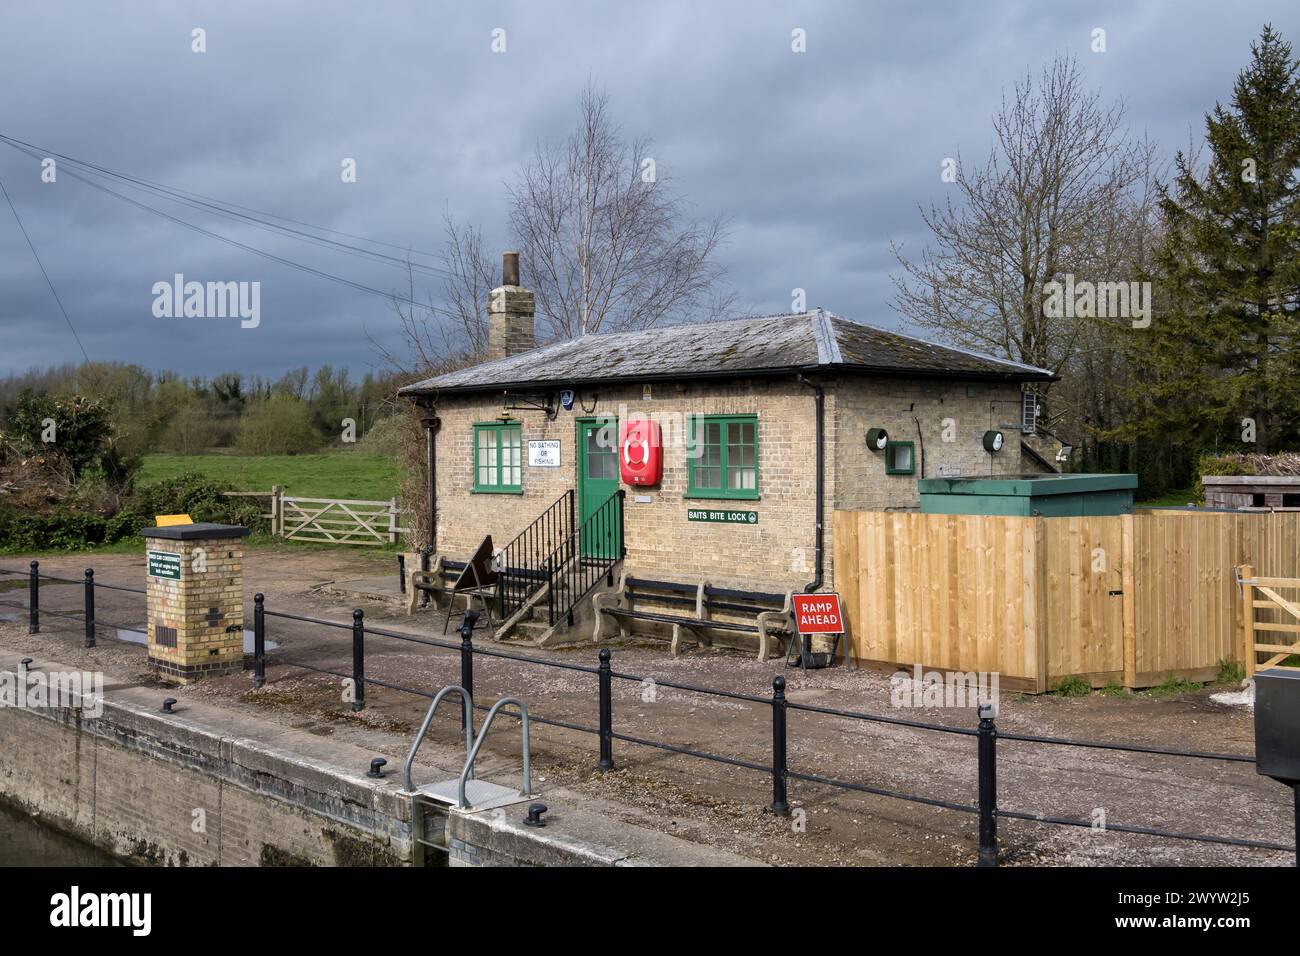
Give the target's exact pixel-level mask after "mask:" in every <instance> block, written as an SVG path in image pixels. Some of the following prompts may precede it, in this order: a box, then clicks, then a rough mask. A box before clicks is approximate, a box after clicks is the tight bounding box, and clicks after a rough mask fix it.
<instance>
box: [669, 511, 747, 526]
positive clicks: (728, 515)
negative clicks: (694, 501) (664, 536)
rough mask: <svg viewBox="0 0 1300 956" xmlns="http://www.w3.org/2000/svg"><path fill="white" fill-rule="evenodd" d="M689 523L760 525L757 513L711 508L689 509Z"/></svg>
mask: <svg viewBox="0 0 1300 956" xmlns="http://www.w3.org/2000/svg"><path fill="white" fill-rule="evenodd" d="M686 520H687V521H712V522H715V523H718V524H758V512H757V511H732V510H730V509H720V510H716V511H715V510H713V509H711V508H687V509H686Z"/></svg>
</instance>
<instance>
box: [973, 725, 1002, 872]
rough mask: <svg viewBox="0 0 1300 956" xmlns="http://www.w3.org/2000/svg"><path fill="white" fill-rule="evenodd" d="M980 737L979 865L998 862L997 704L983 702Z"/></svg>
mask: <svg viewBox="0 0 1300 956" xmlns="http://www.w3.org/2000/svg"><path fill="white" fill-rule="evenodd" d="M979 716H980V725H979V730H978V732H977V733H978V737H979V751H978V753H979V811H980V846H979V859H978V861H977V863H976V866H997V865H998V817H997V813H998V771H997V741H998V732H997V728H996V727H995V726H994V725H993V705H992V704H980V708H979Z"/></svg>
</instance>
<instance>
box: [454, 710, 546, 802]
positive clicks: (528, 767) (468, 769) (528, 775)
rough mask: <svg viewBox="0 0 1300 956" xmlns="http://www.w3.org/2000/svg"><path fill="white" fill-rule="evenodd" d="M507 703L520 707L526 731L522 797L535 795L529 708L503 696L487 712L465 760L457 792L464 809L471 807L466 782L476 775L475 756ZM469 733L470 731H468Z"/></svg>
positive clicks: (521, 719)
mask: <svg viewBox="0 0 1300 956" xmlns="http://www.w3.org/2000/svg"><path fill="white" fill-rule="evenodd" d="M506 704H514V705H515V706H516V707H518V708H519V719H520V722H521V723H522V724H523V733H524V786H523V789H521V790H520V791H519V796H521V797H531V796H532V795H533V771H532V763H531V760H530V758H529V753H528V752H529V746H528V708H527V707H525V706H524V702H523V701H522V700H520V699H519V698H518V697H502V698H501V699H500V700H499V701H497V702H496V703H495V704H493V705H492V709H491V710H489V711H488V712H487V717H486V718H485V719H484V721H483V729H482V730H480V731H479V732H478V738H477V739H476V740H475V741H474V747H473V749H472V750H470V752H469V759H468V760H466V761H465V767H464V769H463V770H461V772H460V783H459V790H458V792H457V800H458V803H457V806H459V807H460V809H462V810H468V809H469V803H468V802H467V801H466V800H465V782H466V781H467V780H469V778H470V777H472V776H473V775H474V758H475V757H477V756H478V751H479V748H480V747H482V746H483V741H484V740H485V739H486V738H487V732H488V728H490V727H491V726H492V721H493V720H495V719H496V715H497V712H498V711H499V710H500V709H501V708H502V707H504V706H505V705H506ZM466 733H468V731H466Z"/></svg>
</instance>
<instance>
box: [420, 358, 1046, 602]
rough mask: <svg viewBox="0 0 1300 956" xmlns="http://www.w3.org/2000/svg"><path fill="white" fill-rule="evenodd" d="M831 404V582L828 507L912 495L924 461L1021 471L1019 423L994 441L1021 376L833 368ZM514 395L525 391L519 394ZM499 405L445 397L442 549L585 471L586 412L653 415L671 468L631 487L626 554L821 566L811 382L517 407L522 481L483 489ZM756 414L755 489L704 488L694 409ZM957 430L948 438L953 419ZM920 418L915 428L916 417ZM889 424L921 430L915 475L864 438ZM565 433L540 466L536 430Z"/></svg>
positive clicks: (526, 511) (514, 514) (527, 514)
mask: <svg viewBox="0 0 1300 956" xmlns="http://www.w3.org/2000/svg"><path fill="white" fill-rule="evenodd" d="M825 389H826V409H825V416H826V418H825V430H826V435H825V441H826V448H825V455H826V460H825V489H824V498H825V514H826V517H825V527H826V530H825V539H824V547H825V556H824V561H825V572H826V584H825V586H826V587H827V588H831V587H833V586H834V565H833V558H832V549H831V540H830V515H831V513H832V511H833V510H834V509H835V508H854V509H858V508H881V509H885V508H890V509H892V508H915V507H917V505H918V501H919V499H918V496H917V492H916V479H917V478H919V477H921V468H920V457H921V451H922V445H923V446H924V452H925V466H926V468H925V474H926V475H927V476H930V475H938V474H1012V473H1016V472H1019V471H1020V470H1021V458H1020V443H1019V440H1018V438H1019V433H1018V432H1014V431H1011V430H1009V428H1007V427H1003V428H1002V430H1003V431H1004V432H1006V435H1007V442H1006V445H1005V447H1004V449H1003V450H1002V452H1000V453H999V454H998V455H996V456H991V455H989V454H988V453H987V452H986V451H984V449H983V447H982V445H981V438H982V436H983V434H984V432H985V431H987V430H988V429H989V428H995V427H1002V426H1007V425H1011V424H1015V423H1016V422H1017V415H1018V409H1019V405H1020V387H1019V385H1016V384H983V383H964V382H944V381H938V380H911V379H864V378H859V377H852V378H844V379H841V380H839V381H832V382H827V383H826V385H825ZM508 402H509V403H510V404H516V405H519V404H523V403H522V402H521V401H520V400H518V399H517V398H512V399H509V400H508ZM501 414H502V399H501V396H499V395H470V396H459V395H444V396H441V397H440V398H439V400H438V405H437V415H438V417H439V418H441V420H442V427H441V429H440V431H439V433H438V439H437V441H438V487H437V494H438V534H437V544H436V548H435V550H436V551H437V552H438V553H440V554H445V555H447V556H449V557H453V558H457V559H462V560H463V559H464V558H465V557H467V556H468V555H469V554H471V553H472V552H473V551H474V549H475V548H476V547H477V546H478V544H479V542H480V541H481V540H482V538H483V535H485V534H491V535H492V538H493V543H494V545H495V546H496V547H502V546H504V545H505V544H506V543H508V542H509V541H510V540H511V539H512V538H513V537H514V536H515V535H517V534H518V533H519V532H520V531H522V530H523V529H524V528H525V527H527V526H528V525H529V524H530V523H531V522H532V521H533V520H534V519H535V518H536V517H537V516H538V515H539V514H541V513H542V512H543V511H544V510H545V509H546V508H547V507H548V506H549V505H550V504H551V503H552V502H553V501H555V500H556V499H557V498H558V497H559V496H560V495H562V494H563V493H564V492H565V491H566V490H568V489H570V488H575V487H576V483H577V456H576V453H575V452H576V436H577V424H576V421H577V420H578V419H581V418H600V417H604V416H622V417H624V418H641V417H649V418H652V419H654V420H657V421H659V422H660V424H661V427H662V429H663V433H664V441H665V448H664V469H663V479H662V481H661V482H660V484H659V485H657V486H654V487H645V488H633V487H627V486H624V487H625V488H626V491H627V498H626V502H627V504H626V545H627V566H628V567H629V568H630V569H632V570H635V571H637V572H638V573H646V574H654V575H660V576H663V577H668V578H672V576H673V575H680V576H691V577H707V578H708V579H709V580H711V581H713V582H715V583H719V584H727V583H733V584H737V585H741V586H754V587H761V588H763V589H785V588H794V589H797V588H801V587H802V586H803V585H804V584H805V583H806V582H807V581H808V580H809V578H810V577H811V576H812V573H813V569H814V559H815V555H814V545H815V534H814V522H815V518H816V501H815V499H816V468H815V464H816V416H815V405H814V398H813V391H812V389H811V388H809V387H808V386H806V385H802V384H800V383H798V382H797V381H795V380H793V379H749V380H736V381H730V382H712V381H700V382H694V383H655V384H653V385H652V386H650V393H649V397H648V398H647V397H646V394H645V391H644V386H642V385H640V384H637V385H633V386H620V387H608V388H606V387H602V388H597V389H584V390H579V391H578V393H577V395H576V398H575V402H574V407H573V410H572V411H565V410H563V409H561V410H560V411H559V413H558V415H557V416H556V418H555V420H554V421H548V420H547V418H546V416H545V415H544V414H543V413H542V412H541V411H534V410H529V409H525V410H516V411H512V412H511V413H510V414H511V415H512V417H513V418H515V419H516V420H518V421H520V422H521V423H522V440H523V442H524V452H523V457H524V464H523V470H522V474H523V494H522V495H517V494H516V495H510V494H476V493H474V492H473V491H472V488H473V484H474V476H473V468H474V427H473V426H474V424H475V423H476V422H491V421H494V420H497V419H498V417H499V416H500V415H501ZM696 414H699V415H726V414H755V415H757V416H758V445H759V447H758V467H759V478H758V483H759V489H758V490H759V495H760V497H759V498H758V499H757V500H747V499H734V500H718V499H697V498H687V497H685V495H686V491H687V479H688V467H687V453H686V448H685V446H684V442H683V441H682V436H683V434H684V428H685V416H687V415H696ZM949 418H952V419H954V426H953V429H952V433H953V435H954V436H955V437H954V440H953V441H951V442H950V441H945V425H946V422H945V420H946V419H949ZM914 419H916V420H919V423H920V431H919V432H918V429H917V421H916V420H914ZM871 427H884V428H886V429H887V430H888V431H889V433H890V437H891V438H897V439H898V440H902V441H916V442H917V448H916V452H917V469H916V473H915V474H913V475H886V474H885V463H884V455H883V454H879V453H873V452H870V451H868V450H867V447H866V431H867V429H868V428H871ZM536 439H558V440H559V442H560V467H558V468H540V467H536V468H532V467H529V466H528V464H527V443H528V441H529V440H536ZM690 508H706V509H710V510H714V509H728V510H734V511H753V512H757V513H758V520H757V522H756V523H755V524H753V525H744V524H726V523H711V522H700V521H690V520H688V518H687V510H688V509H690Z"/></svg>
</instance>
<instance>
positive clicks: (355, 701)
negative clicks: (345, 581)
mask: <svg viewBox="0 0 1300 956" xmlns="http://www.w3.org/2000/svg"><path fill="white" fill-rule="evenodd" d="M365 706H366V612H365V611H363V610H361V608H357V609H356V610H355V611H353V612H352V709H353V710H362V709H364V708H365Z"/></svg>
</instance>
